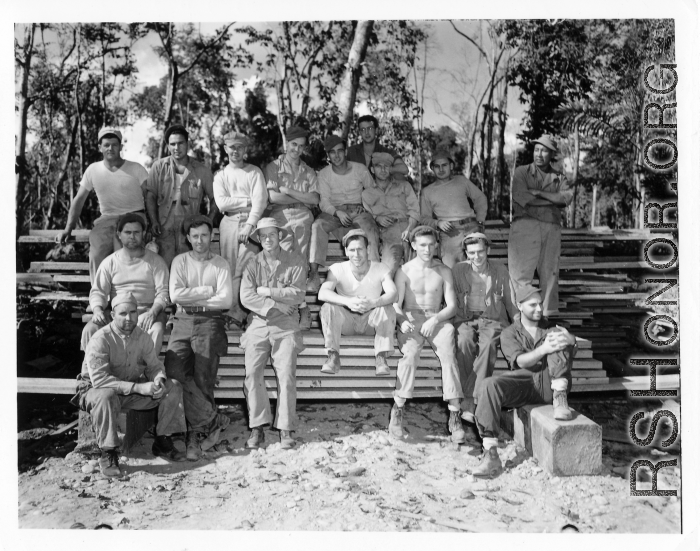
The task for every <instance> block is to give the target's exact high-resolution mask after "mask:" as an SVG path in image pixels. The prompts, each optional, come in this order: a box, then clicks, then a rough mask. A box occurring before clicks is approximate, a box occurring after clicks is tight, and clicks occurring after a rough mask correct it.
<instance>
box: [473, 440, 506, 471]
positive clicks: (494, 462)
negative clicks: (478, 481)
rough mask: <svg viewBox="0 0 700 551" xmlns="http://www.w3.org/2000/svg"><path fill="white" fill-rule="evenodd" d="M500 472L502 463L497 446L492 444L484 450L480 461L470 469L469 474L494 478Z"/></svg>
mask: <svg viewBox="0 0 700 551" xmlns="http://www.w3.org/2000/svg"><path fill="white" fill-rule="evenodd" d="M502 472H503V465H502V464H501V458H500V457H498V448H497V447H496V446H494V447H493V448H489V449H488V450H485V451H484V453H483V455H482V456H481V462H480V463H479V464H478V465H477V466H476V468H475V469H472V473H471V474H472V475H473V476H474V477H476V478H496V477H497V476H498V475H499V474H501V473H502Z"/></svg>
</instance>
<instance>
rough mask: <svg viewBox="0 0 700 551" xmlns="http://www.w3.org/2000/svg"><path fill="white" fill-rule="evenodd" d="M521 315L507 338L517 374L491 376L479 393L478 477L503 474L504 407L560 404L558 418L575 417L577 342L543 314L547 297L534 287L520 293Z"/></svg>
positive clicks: (509, 359)
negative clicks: (500, 446) (500, 444)
mask: <svg viewBox="0 0 700 551" xmlns="http://www.w3.org/2000/svg"><path fill="white" fill-rule="evenodd" d="M515 300H516V303H517V306H518V310H520V317H516V318H515V321H514V322H513V324H512V325H511V326H509V327H507V328H506V329H504V330H503V333H501V350H502V351H503V355H504V356H505V358H506V361H507V362H508V365H509V366H510V369H511V371H508V372H506V373H504V374H503V375H499V376H497V377H489V378H487V379H485V380H484V383H483V384H482V386H481V389H480V390H479V397H478V401H477V404H476V414H475V416H476V425H477V427H478V429H479V433H480V434H481V437H482V438H483V445H484V455H483V456H482V459H481V462H480V463H479V465H478V466H477V467H476V468H475V469H474V470H473V471H472V474H473V475H474V476H477V477H490V478H493V477H494V476H498V475H499V474H500V473H501V471H502V470H503V468H502V465H501V460H500V458H499V457H498V432H499V426H500V417H501V408H518V407H522V406H525V405H528V404H549V403H550V402H552V401H553V403H554V418H555V419H557V420H559V421H568V420H571V419H572V418H573V413H572V411H571V410H570V409H569V404H568V401H567V396H566V395H567V392H568V390H569V388H570V385H571V364H572V362H573V359H574V356H575V355H576V350H577V348H576V337H574V336H573V335H572V334H571V333H569V332H568V331H567V330H566V329H564V328H563V327H559V326H558V325H557V326H554V325H552V324H550V323H549V322H548V321H547V320H546V318H544V317H543V315H542V292H541V291H540V290H539V289H537V288H535V287H533V286H532V285H525V286H523V287H520V288H519V289H517V290H516V291H515Z"/></svg>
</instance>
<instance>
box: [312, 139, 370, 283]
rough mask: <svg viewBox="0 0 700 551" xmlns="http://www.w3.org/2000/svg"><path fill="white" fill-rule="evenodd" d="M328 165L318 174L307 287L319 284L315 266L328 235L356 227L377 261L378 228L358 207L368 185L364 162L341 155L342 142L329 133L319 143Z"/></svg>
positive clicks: (324, 252) (323, 255)
mask: <svg viewBox="0 0 700 551" xmlns="http://www.w3.org/2000/svg"><path fill="white" fill-rule="evenodd" d="M323 147H324V148H325V150H326V153H328V159H329V160H330V162H331V164H330V165H328V166H327V167H324V168H323V169H321V171H320V172H319V173H318V181H319V187H320V190H321V210H322V211H323V212H321V214H320V215H319V216H318V218H316V220H315V221H314V223H313V226H311V252H310V267H311V269H310V271H309V283H308V285H307V290H309V291H312V292H315V291H317V290H318V288H319V286H320V285H321V279H320V278H319V276H318V267H319V265H321V264H322V265H325V264H326V255H327V254H328V235H329V234H331V233H333V234H334V235H336V237H337V238H338V239H342V237H343V235H345V234H346V233H347V232H348V231H349V230H350V229H351V228H360V229H361V230H363V231H364V232H365V236H366V238H367V239H368V241H369V259H370V260H373V261H378V260H379V231H378V230H377V225H376V224H375V223H374V218H372V215H371V214H369V213H368V212H366V211H365V209H364V207H363V206H362V191H363V190H364V189H366V188H368V187H369V186H370V185H372V176H370V173H369V171H368V170H367V168H365V165H363V164H360V163H354V162H352V161H348V160H347V159H346V158H345V141H344V140H343V139H342V138H340V137H338V136H335V135H330V136H328V138H326V141H325V142H324V143H323Z"/></svg>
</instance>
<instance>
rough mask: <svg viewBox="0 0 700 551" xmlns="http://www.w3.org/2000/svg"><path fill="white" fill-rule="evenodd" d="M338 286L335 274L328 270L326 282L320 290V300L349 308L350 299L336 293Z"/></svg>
mask: <svg viewBox="0 0 700 551" xmlns="http://www.w3.org/2000/svg"><path fill="white" fill-rule="evenodd" d="M337 284H338V280H337V279H336V277H335V276H334V275H333V272H332V271H330V270H328V272H327V273H326V281H324V282H323V285H321V288H320V289H319V290H318V300H320V301H323V302H330V303H331V304H339V305H340V306H348V298H347V297H341V296H340V295H339V294H338V293H336V292H335V286H336V285H337Z"/></svg>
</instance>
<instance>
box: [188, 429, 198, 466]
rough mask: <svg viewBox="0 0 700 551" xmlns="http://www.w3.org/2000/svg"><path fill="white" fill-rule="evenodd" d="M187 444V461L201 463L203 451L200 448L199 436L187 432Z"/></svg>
mask: <svg viewBox="0 0 700 551" xmlns="http://www.w3.org/2000/svg"><path fill="white" fill-rule="evenodd" d="M185 443H186V444H187V452H186V455H187V460H188V461H199V459H200V458H201V457H202V449H201V448H200V447H199V437H198V436H197V433H196V432H194V431H187V437H186V438H185Z"/></svg>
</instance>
